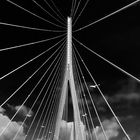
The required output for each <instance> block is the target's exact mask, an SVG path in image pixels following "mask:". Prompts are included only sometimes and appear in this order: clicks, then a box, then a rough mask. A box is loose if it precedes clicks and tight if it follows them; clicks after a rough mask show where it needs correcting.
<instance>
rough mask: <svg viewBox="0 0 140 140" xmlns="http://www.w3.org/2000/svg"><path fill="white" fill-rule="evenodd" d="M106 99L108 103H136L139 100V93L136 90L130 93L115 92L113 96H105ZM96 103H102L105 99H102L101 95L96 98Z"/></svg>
mask: <svg viewBox="0 0 140 140" xmlns="http://www.w3.org/2000/svg"><path fill="white" fill-rule="evenodd" d="M105 97H106V99H107V101H108V102H109V103H120V102H122V101H126V102H128V103H133V102H134V103H138V102H139V101H140V93H137V92H131V93H117V94H114V95H113V96H108V95H106V96H105ZM97 100H98V101H97V104H98V105H104V104H105V101H104V100H103V98H102V97H100V98H98V99H97Z"/></svg>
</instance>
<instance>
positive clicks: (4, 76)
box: [0, 38, 65, 80]
mask: <svg viewBox="0 0 140 140" xmlns="http://www.w3.org/2000/svg"><path fill="white" fill-rule="evenodd" d="M64 39H65V38H63V39H62V40H60V41H59V42H57V43H56V44H55V45H53V46H51V47H50V48H49V49H47V50H45V51H44V52H42V53H40V54H39V55H37V56H35V57H34V58H32V59H30V60H29V61H27V62H26V63H24V64H22V65H20V66H19V67H17V68H15V69H14V70H12V71H10V72H8V73H7V74H5V75H3V76H1V77H0V80H2V79H4V78H6V77H7V76H9V75H10V74H12V73H14V72H16V71H17V70H19V69H20V68H22V67H24V66H26V65H27V64H29V63H31V62H33V61H34V60H36V59H37V58H39V57H40V56H42V55H44V54H45V53H46V52H48V51H50V50H51V49H53V48H54V47H56V46H57V45H58V44H59V43H60V42H61V41H63V40H64Z"/></svg>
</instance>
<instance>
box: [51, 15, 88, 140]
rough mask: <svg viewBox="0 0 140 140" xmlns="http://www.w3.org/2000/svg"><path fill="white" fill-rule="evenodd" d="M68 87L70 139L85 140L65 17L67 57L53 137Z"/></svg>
mask: <svg viewBox="0 0 140 140" xmlns="http://www.w3.org/2000/svg"><path fill="white" fill-rule="evenodd" d="M68 83H69V87H70V90H71V98H72V105H73V112H74V113H73V115H74V116H73V117H74V123H73V125H74V129H72V130H73V131H75V132H71V134H73V135H71V137H70V140H85V138H84V132H82V127H81V126H82V122H81V118H80V110H79V106H78V98H77V94H76V87H75V82H74V75H73V65H72V19H71V17H68V18H67V59H66V67H65V73H64V80H63V85H62V89H61V97H60V103H59V108H58V114H57V120H56V126H55V132H54V139H53V140H59V134H60V129H61V122H62V116H63V111H64V106H65V103H66V98H67V88H68Z"/></svg>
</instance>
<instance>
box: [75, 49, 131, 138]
mask: <svg viewBox="0 0 140 140" xmlns="http://www.w3.org/2000/svg"><path fill="white" fill-rule="evenodd" d="M75 50H76V52H77V54H78V56H79V58H80V59H81V62H82V63H83V65H84V67H85V68H86V70H87V72H88V74H89V75H90V77H91V78H92V80H93V82H94V83H95V85H96V87H97V89H98V91H99V92H100V94H101V96H102V98H103V99H104V101H105V103H106V104H107V106H108V107H109V109H110V111H111V113H112V114H113V116H114V118H115V119H116V121H117V123H118V124H119V126H120V128H121V129H122V131H123V133H124V134H125V136H126V138H127V140H131V139H130V137H129V135H128V134H127V132H126V131H125V129H124V128H123V126H122V124H121V122H120V121H119V119H118V117H117V116H116V114H115V112H114V111H113V109H112V107H111V106H110V104H109V102H108V101H107V99H106V97H105V96H104V94H103V92H102V91H101V89H100V87H99V85H98V83H97V82H96V81H95V79H94V78H93V76H92V74H91V72H90V71H89V69H88V67H87V66H86V64H85V62H84V60H83V59H82V57H81V55H80V54H79V52H78V50H77V49H76V48H75ZM90 96H91V95H90Z"/></svg>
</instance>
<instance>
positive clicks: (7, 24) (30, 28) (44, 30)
mask: <svg viewBox="0 0 140 140" xmlns="http://www.w3.org/2000/svg"><path fill="white" fill-rule="evenodd" d="M0 25H4V26H11V27H16V28H22V29H28V30H35V31H43V32H58V33H61V32H66V31H64V30H49V29H41V28H35V27H29V26H24V25H17V24H12V23H6V22H0Z"/></svg>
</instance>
